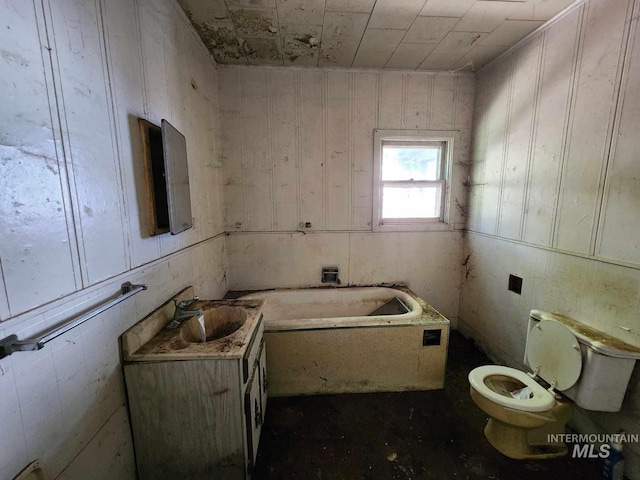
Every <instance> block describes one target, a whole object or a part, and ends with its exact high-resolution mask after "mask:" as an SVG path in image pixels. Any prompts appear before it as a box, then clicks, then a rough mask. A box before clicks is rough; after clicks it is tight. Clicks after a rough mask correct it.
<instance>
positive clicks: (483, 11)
mask: <svg viewBox="0 0 640 480" xmlns="http://www.w3.org/2000/svg"><path fill="white" fill-rule="evenodd" d="M512 5H513V3H511V2H477V3H476V4H475V5H474V6H473V7H471V9H470V10H469V11H468V12H467V13H466V14H465V15H464V17H462V19H461V20H460V21H459V22H458V24H457V25H456V26H455V27H453V30H455V31H456V32H491V31H493V30H494V29H495V28H496V27H497V26H498V25H500V24H501V23H502V22H504V21H505V20H506V18H507V17H508V16H509V14H510V13H511V6H512Z"/></svg>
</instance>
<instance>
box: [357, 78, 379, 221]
mask: <svg viewBox="0 0 640 480" xmlns="http://www.w3.org/2000/svg"><path fill="white" fill-rule="evenodd" d="M353 83H354V86H353V92H354V96H353V116H352V118H351V142H352V152H353V171H352V176H353V178H352V189H351V202H352V205H353V219H352V224H351V228H352V229H354V230H370V229H371V221H372V205H373V182H372V180H371V179H372V178H373V162H372V159H373V131H374V129H375V128H376V112H377V105H378V97H377V95H378V76H377V75H375V74H369V73H354V74H353Z"/></svg>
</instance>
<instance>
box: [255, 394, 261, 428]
mask: <svg viewBox="0 0 640 480" xmlns="http://www.w3.org/2000/svg"><path fill="white" fill-rule="evenodd" d="M255 402H256V403H255V409H256V415H255V422H256V427H259V426H260V425H262V412H260V405H258V399H257V398H256V400H255Z"/></svg>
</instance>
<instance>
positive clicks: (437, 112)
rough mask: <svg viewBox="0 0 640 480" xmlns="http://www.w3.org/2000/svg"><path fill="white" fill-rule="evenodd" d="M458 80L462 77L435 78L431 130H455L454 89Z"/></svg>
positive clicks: (439, 76) (430, 117)
mask: <svg viewBox="0 0 640 480" xmlns="http://www.w3.org/2000/svg"><path fill="white" fill-rule="evenodd" d="M457 78H462V77H454V76H446V75H437V76H434V77H433V85H432V91H433V96H432V105H431V114H430V116H429V128H431V129H432V130H451V129H452V128H453V117H454V107H455V105H454V101H455V99H454V93H455V92H454V89H455V81H456V79H457ZM436 92H437V93H436Z"/></svg>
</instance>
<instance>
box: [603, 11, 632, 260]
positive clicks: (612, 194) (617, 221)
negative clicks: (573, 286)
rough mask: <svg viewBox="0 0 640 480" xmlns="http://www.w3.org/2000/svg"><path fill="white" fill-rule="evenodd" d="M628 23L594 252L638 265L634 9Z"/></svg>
mask: <svg viewBox="0 0 640 480" xmlns="http://www.w3.org/2000/svg"><path fill="white" fill-rule="evenodd" d="M639 8H640V4H638V3H637V2H636V12H635V17H634V20H633V22H632V24H631V32H630V35H629V51H628V52H627V62H626V63H627V65H628V67H627V70H626V72H625V78H624V79H623V84H622V93H621V96H620V104H621V108H620V116H619V121H618V128H617V131H616V132H614V136H613V139H614V148H612V158H611V161H610V162H611V163H610V165H609V172H608V179H607V180H608V182H607V189H606V194H605V204H604V205H603V213H602V215H603V219H602V225H601V235H602V236H601V239H600V242H599V243H600V245H599V249H598V252H597V253H598V254H599V255H601V256H603V257H608V258H616V259H619V260H623V261H625V262H632V263H637V264H640V223H638V222H637V219H638V218H640V162H638V153H639V152H640V136H639V135H638V126H639V125H640V85H639V83H638V79H639V78H640V33H639V32H638V13H639V12H638V9H639Z"/></svg>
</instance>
